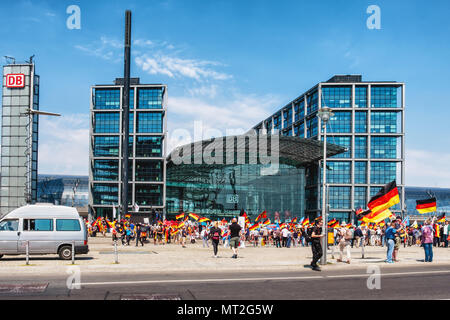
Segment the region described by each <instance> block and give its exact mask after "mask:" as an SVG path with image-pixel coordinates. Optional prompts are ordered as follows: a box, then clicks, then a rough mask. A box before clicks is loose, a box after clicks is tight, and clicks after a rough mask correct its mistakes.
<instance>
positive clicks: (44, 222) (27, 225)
mask: <svg viewBox="0 0 450 320" xmlns="http://www.w3.org/2000/svg"><path fill="white" fill-rule="evenodd" d="M23 231H53V220H52V219H24V220H23Z"/></svg>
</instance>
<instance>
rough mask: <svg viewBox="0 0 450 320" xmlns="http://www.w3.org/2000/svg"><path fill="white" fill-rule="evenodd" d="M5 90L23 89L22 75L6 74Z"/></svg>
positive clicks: (23, 76) (23, 78)
mask: <svg viewBox="0 0 450 320" xmlns="http://www.w3.org/2000/svg"><path fill="white" fill-rule="evenodd" d="M6 87H7V88H23V87H25V75H24V74H7V75H6Z"/></svg>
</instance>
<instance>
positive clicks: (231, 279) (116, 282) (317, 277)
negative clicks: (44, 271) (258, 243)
mask: <svg viewBox="0 0 450 320" xmlns="http://www.w3.org/2000/svg"><path fill="white" fill-rule="evenodd" d="M322 278H323V276H312V277H277V278H226V279H180V280H140V281H112V282H85V283H79V285H81V286H101V285H121V284H124V285H125V284H152V283H189V282H190V283H195V282H236V281H268V280H278V281H282V280H309V279H322ZM75 285H78V283H77V284H75Z"/></svg>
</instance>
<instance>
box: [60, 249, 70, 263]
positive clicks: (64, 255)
mask: <svg viewBox="0 0 450 320" xmlns="http://www.w3.org/2000/svg"><path fill="white" fill-rule="evenodd" d="M59 258H60V259H61V260H70V259H72V246H62V247H61V248H60V249H59Z"/></svg>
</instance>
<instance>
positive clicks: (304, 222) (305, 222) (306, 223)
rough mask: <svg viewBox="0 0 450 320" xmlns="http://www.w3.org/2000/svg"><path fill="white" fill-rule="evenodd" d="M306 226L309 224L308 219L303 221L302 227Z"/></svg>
mask: <svg viewBox="0 0 450 320" xmlns="http://www.w3.org/2000/svg"><path fill="white" fill-rule="evenodd" d="M308 224H309V218H306V219H305V220H303V222H302V226H306V225H308Z"/></svg>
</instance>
